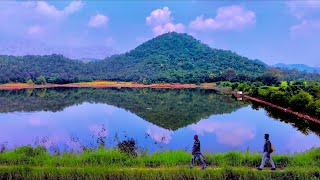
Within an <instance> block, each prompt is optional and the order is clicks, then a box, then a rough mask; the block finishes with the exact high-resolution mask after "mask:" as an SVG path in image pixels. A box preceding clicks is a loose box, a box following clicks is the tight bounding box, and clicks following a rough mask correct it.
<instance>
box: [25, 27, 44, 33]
mask: <svg viewBox="0 0 320 180" xmlns="http://www.w3.org/2000/svg"><path fill="white" fill-rule="evenodd" d="M43 30H44V28H43V27H42V26H40V25H32V26H30V27H29V28H28V34H30V35H39V34H41V33H42V32H43Z"/></svg>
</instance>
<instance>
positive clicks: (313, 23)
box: [290, 20, 320, 35]
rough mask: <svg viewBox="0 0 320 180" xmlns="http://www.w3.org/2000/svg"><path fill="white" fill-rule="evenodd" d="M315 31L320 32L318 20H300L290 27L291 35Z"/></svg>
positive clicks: (319, 21)
mask: <svg viewBox="0 0 320 180" xmlns="http://www.w3.org/2000/svg"><path fill="white" fill-rule="evenodd" d="M316 31H318V32H317V33H320V20H302V21H301V23H300V24H296V25H293V26H292V27H291V28H290V33H291V35H298V34H310V33H312V32H316Z"/></svg>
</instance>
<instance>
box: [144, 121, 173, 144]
mask: <svg viewBox="0 0 320 180" xmlns="http://www.w3.org/2000/svg"><path fill="white" fill-rule="evenodd" d="M147 134H149V135H150V136H151V138H152V139H154V140H156V141H157V142H163V143H166V144H168V143H169V142H170V141H171V139H172V137H171V134H172V131H170V130H167V129H164V128H160V127H158V126H155V125H151V126H149V127H147Z"/></svg>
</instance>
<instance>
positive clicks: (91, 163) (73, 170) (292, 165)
mask: <svg viewBox="0 0 320 180" xmlns="http://www.w3.org/2000/svg"><path fill="white" fill-rule="evenodd" d="M205 156H206V162H207V164H208V165H209V168H208V169H206V170H199V169H197V168H194V169H189V168H188V164H189V163H190V159H191V155H190V154H189V153H187V152H184V151H165V152H157V153H153V154H149V153H147V152H144V153H139V154H138V155H137V156H130V155H127V154H125V153H122V152H120V151H119V150H118V149H114V148H112V149H104V148H100V149H96V150H90V151H84V152H83V153H81V154H77V153H67V152H64V153H60V154H50V153H48V152H47V151H46V150H45V149H44V148H42V147H40V146H39V147H36V148H32V147H30V146H23V147H19V148H16V149H14V150H7V151H4V152H2V153H0V179H57V178H60V179H105V178H109V179H132V178H135V179H212V178H214V179H230V178H231V179H232V178H234V179H270V178H273V179H318V178H319V177H320V168H319V167H320V148H314V149H311V150H309V151H307V152H304V153H299V154H293V155H280V154H274V155H273V159H274V161H275V163H276V165H277V167H278V168H279V169H278V170H277V171H275V172H274V171H270V170H267V169H266V170H265V171H262V172H261V171H257V170H255V167H256V166H257V165H259V164H260V161H261V155H260V154H258V153H254V154H253V153H249V152H245V153H242V152H227V153H216V154H212V153H207V154H205ZM267 165H269V164H267Z"/></svg>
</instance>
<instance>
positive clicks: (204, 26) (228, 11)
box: [189, 6, 256, 30]
mask: <svg viewBox="0 0 320 180" xmlns="http://www.w3.org/2000/svg"><path fill="white" fill-rule="evenodd" d="M255 22H256V16H255V13H254V12H253V11H250V10H246V9H244V8H243V7H241V6H226V7H220V8H218V10H217V15H216V17H214V18H207V19H205V18H204V17H203V16H198V17H197V18H196V19H195V20H194V21H192V22H190V24H189V27H190V28H191V29H194V30H218V29H224V30H234V29H242V28H244V27H246V26H249V25H252V24H255Z"/></svg>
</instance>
